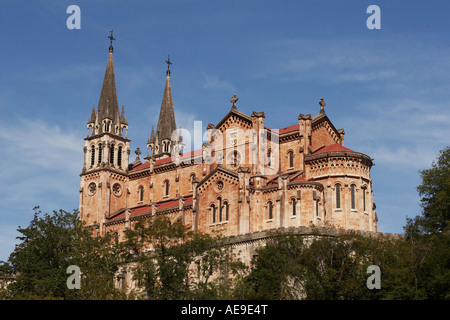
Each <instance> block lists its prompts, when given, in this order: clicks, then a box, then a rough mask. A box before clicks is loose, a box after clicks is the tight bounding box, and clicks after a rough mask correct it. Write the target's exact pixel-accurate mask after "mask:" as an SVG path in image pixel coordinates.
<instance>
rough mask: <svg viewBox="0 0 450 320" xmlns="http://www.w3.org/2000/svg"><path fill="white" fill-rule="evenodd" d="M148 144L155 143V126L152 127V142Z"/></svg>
mask: <svg viewBox="0 0 450 320" xmlns="http://www.w3.org/2000/svg"><path fill="white" fill-rule="evenodd" d="M148 142H150V143H155V128H154V126H152V133H151V135H150V140H149V141H148Z"/></svg>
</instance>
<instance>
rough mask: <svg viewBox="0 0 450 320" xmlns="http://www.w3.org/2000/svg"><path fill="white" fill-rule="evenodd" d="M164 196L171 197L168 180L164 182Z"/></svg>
mask: <svg viewBox="0 0 450 320" xmlns="http://www.w3.org/2000/svg"><path fill="white" fill-rule="evenodd" d="M164 192H165V193H164V195H165V196H168V195H169V181H168V180H166V182H164Z"/></svg>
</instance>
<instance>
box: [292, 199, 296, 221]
mask: <svg viewBox="0 0 450 320" xmlns="http://www.w3.org/2000/svg"><path fill="white" fill-rule="evenodd" d="M291 206H292V208H291V210H292V211H291V213H292V216H294V217H295V216H296V214H297V199H295V198H292V199H291Z"/></svg>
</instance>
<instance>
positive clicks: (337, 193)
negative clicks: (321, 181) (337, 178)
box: [335, 184, 341, 209]
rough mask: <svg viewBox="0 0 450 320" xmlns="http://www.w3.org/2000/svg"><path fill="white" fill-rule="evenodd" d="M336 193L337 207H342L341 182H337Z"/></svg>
mask: <svg viewBox="0 0 450 320" xmlns="http://www.w3.org/2000/svg"><path fill="white" fill-rule="evenodd" d="M335 195H336V209H340V208H341V185H340V184H336V190H335Z"/></svg>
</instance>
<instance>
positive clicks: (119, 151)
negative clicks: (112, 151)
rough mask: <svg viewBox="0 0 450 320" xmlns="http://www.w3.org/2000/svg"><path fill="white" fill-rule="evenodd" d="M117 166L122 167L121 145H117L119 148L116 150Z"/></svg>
mask: <svg viewBox="0 0 450 320" xmlns="http://www.w3.org/2000/svg"><path fill="white" fill-rule="evenodd" d="M117 166H118V167H119V168H122V146H119V150H118V151H117Z"/></svg>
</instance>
